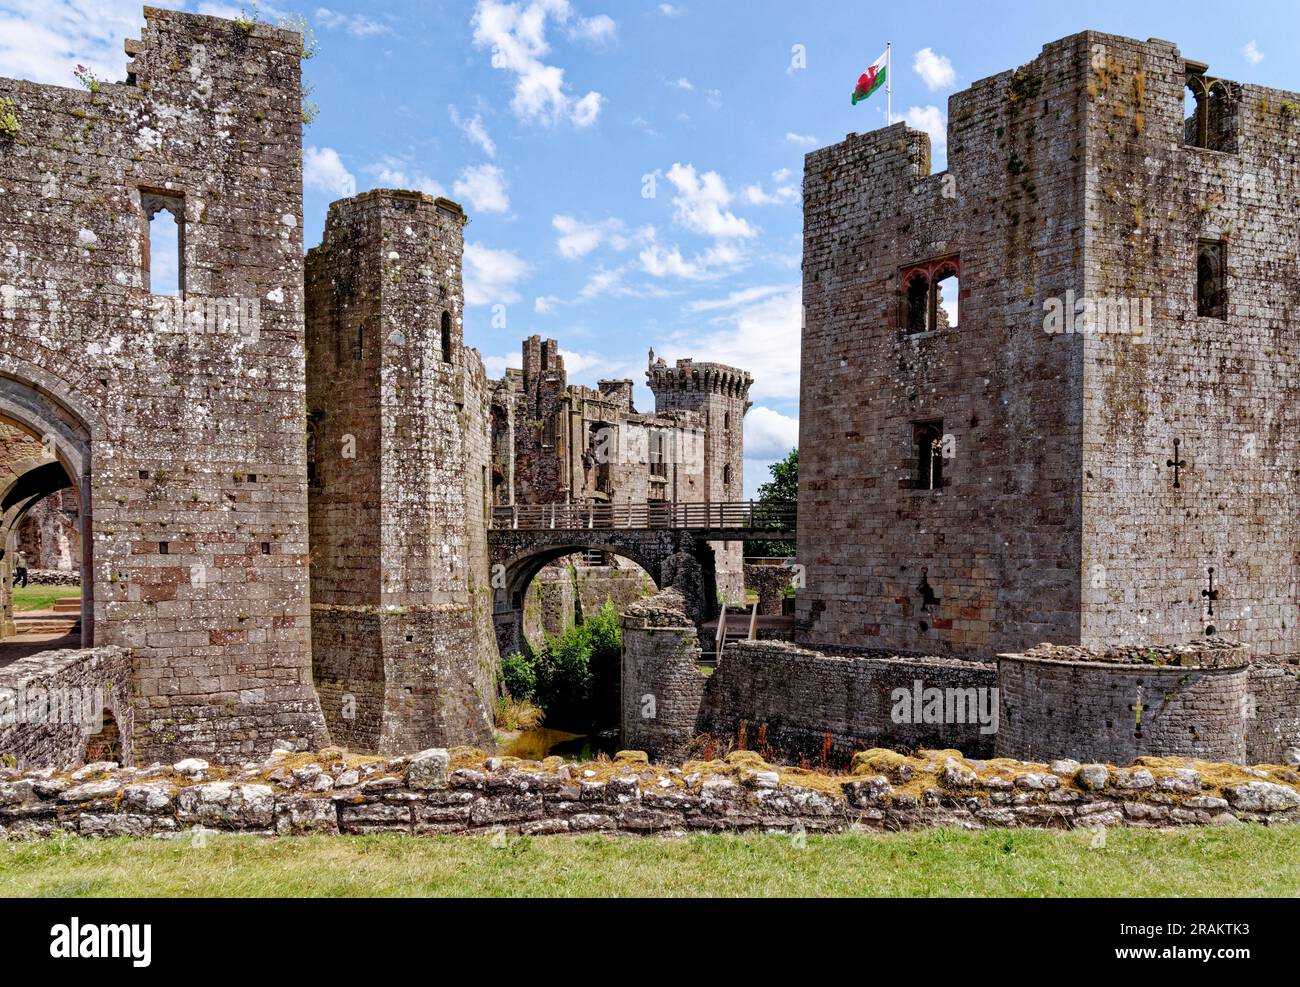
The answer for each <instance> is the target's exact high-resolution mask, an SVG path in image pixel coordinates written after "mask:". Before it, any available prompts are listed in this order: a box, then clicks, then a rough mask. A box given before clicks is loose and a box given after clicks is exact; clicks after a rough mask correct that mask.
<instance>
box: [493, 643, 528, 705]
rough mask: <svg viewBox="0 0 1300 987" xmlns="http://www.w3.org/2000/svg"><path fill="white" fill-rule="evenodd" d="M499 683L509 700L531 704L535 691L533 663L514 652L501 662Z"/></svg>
mask: <svg viewBox="0 0 1300 987" xmlns="http://www.w3.org/2000/svg"><path fill="white" fill-rule="evenodd" d="M501 683H502V685H504V686H505V690H506V693H507V694H508V695H509V696H510V698H511V699H515V700H518V701H520V702H532V701H533V700H534V698H535V694H536V691H537V673H536V672H535V671H534V670H533V663H532V662H531V661H529V660H528V659H527V658H525V657H524V656H523V655H521V654H520V653H519V652H518V651H516V652H515V653H514V654H512V655H507V656H506V657H505V658H503V659H502V660H501Z"/></svg>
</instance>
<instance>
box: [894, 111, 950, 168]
mask: <svg viewBox="0 0 1300 987" xmlns="http://www.w3.org/2000/svg"><path fill="white" fill-rule="evenodd" d="M903 119H904V120H906V121H907V125H908V126H909V127H912V128H913V129H915V130H924V131H925V132H926V133H927V134H929V135H930V149H931V151H933V152H934V154H936V155H943V156H947V153H948V122H947V119H946V118H945V116H944V113H943V111H942V110H941V109H939V107H937V106H909V107H908V108H907V112H906V113H905V114H903Z"/></svg>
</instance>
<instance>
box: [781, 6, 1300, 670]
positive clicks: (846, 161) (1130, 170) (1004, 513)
mask: <svg viewBox="0 0 1300 987" xmlns="http://www.w3.org/2000/svg"><path fill="white" fill-rule="evenodd" d="M1187 89H1190V90H1191V92H1192V93H1193V94H1194V96H1195V97H1196V99H1197V100H1198V108H1197V110H1196V111H1195V112H1194V113H1193V114H1192V115H1191V116H1190V117H1185V113H1184V93H1185V91H1187ZM1298 105H1300V96H1297V95H1296V94H1294V93H1286V92H1281V91H1277V90H1271V89H1266V88H1263V87H1259V86H1250V85H1243V84H1239V83H1236V82H1229V81H1227V80H1222V79H1217V78H1214V77H1213V76H1211V75H1210V74H1209V72H1208V69H1207V66H1205V65H1204V64H1202V63H1197V62H1193V61H1190V60H1187V59H1185V58H1183V57H1182V55H1181V54H1180V53H1179V51H1178V49H1177V48H1176V47H1175V46H1174V45H1173V44H1171V43H1170V42H1166V41H1156V40H1151V41H1146V42H1142V41H1135V40H1132V39H1129V38H1122V37H1116V36H1113V35H1106V34H1099V33H1095V32H1085V33H1082V34H1078V35H1075V36H1072V37H1069V38H1065V39H1063V40H1061V41H1057V42H1054V43H1052V44H1049V45H1047V46H1045V47H1044V48H1043V51H1042V53H1041V54H1040V55H1039V56H1038V57H1037V58H1036V59H1034V60H1033V61H1032V62H1030V63H1029V64H1027V65H1024V66H1022V67H1021V68H1019V69H1017V70H1015V71H1008V72H1003V73H1001V74H1000V75H996V76H992V77H990V78H988V79H984V80H981V81H979V82H977V83H975V84H974V85H973V86H972V87H971V88H970V89H967V90H966V91H964V92H960V93H957V94H955V95H953V96H952V97H951V98H950V102H949V136H948V170H947V172H944V173H941V174H931V173H930V146H929V139H928V138H927V137H926V135H924V134H921V133H918V132H916V131H912V130H909V129H908V128H907V127H906V126H905V125H903V124H896V125H894V126H892V127H888V128H885V129H882V130H878V131H875V132H873V133H869V134H862V135H850V136H849V137H848V138H847V139H846V140H845V141H843V142H842V143H840V144H836V145H834V146H832V147H827V148H823V149H821V150H818V151H814V152H812V153H811V154H809V155H808V156H807V159H806V163H805V178H804V268H803V270H804V283H803V297H804V306H805V311H806V325H805V328H804V332H803V347H802V394H801V402H800V408H801V414H800V443H799V451H800V477H799V480H800V491H799V493H800V497H799V522H800V524H799V535H798V557H799V561H800V562H801V563H802V564H803V565H805V566H806V567H807V589H806V590H805V591H804V592H802V593H800V595H799V605H798V607H799V609H798V623H799V633H800V635H801V637H802V640H803V641H805V642H807V643H809V644H813V645H822V646H833V645H840V646H843V645H857V646H869V647H887V648H891V649H894V648H896V649H908V650H918V651H926V652H930V653H935V652H942V651H950V652H957V653H967V652H968V653H982V654H992V653H995V652H999V651H1008V650H1017V649H1022V648H1024V647H1026V646H1031V645H1033V644H1035V643H1037V642H1040V641H1045V640H1049V641H1053V642H1057V643H1063V644H1071V643H1082V644H1084V645H1087V646H1104V645H1107V644H1112V643H1124V644H1130V643H1131V644H1143V643H1152V644H1172V643H1176V642H1179V641H1183V640H1186V639H1188V638H1191V637H1197V636H1204V635H1206V634H1210V633H1217V634H1224V635H1228V636H1231V637H1235V638H1238V639H1240V640H1242V641H1244V642H1246V643H1249V644H1250V645H1251V646H1252V647H1253V648H1254V649H1255V650H1256V651H1259V652H1263V653H1274V654H1279V653H1289V652H1295V651H1297V650H1300V619H1298V618H1300V597H1298V596H1297V593H1298V592H1300V590H1298V587H1300V525H1297V523H1296V517H1297V516H1298V515H1300V471H1298V470H1297V469H1296V462H1297V459H1298V457H1300V336H1297V319H1298V318H1300V316H1298V315H1297V312H1298V311H1300V308H1298V306H1300V269H1297V267H1296V263H1295V260H1296V255H1295V250H1296V248H1295V244H1296V243H1297V240H1298V239H1300V218H1298V217H1300V210H1297V208H1296V204H1297V195H1298V194H1300V169H1297V166H1296V164H1295V161H1296V159H1297V153H1298V152H1300V127H1297V125H1296V112H1297V111H1296V109H1295V108H1296V107H1297V106H1298ZM949 290H951V294H944V293H945V292H947V291H949ZM941 296H942V303H940V298H941ZM1211 570H1213V572H1211ZM1211 579H1212V580H1213V582H1211Z"/></svg>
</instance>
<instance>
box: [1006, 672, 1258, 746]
mask: <svg viewBox="0 0 1300 987" xmlns="http://www.w3.org/2000/svg"><path fill="white" fill-rule="evenodd" d="M998 686H999V688H1000V689H1001V703H1002V721H1001V725H1000V728H999V730H998V734H997V753H998V756H999V757H1018V758H1024V759H1035V758H1038V759H1041V758H1045V757H1072V758H1077V759H1083V760H1106V761H1117V762H1119V761H1125V762H1126V761H1129V760H1132V759H1133V758H1135V757H1139V756H1141V755H1144V754H1151V755H1161V756H1175V757H1196V758H1202V759H1204V760H1212V761H1231V762H1235V763H1242V762H1245V761H1248V760H1252V759H1253V758H1252V757H1250V755H1249V754H1248V751H1247V746H1246V723H1247V719H1246V717H1247V710H1248V706H1247V701H1248V700H1247V697H1248V694H1249V673H1248V670H1247V667H1246V665H1245V663H1244V657H1243V660H1242V662H1241V664H1239V665H1238V666H1237V667H1235V668H1232V667H1229V668H1201V667H1197V666H1190V667H1182V666H1172V667H1170V666H1156V665H1126V664H1118V663H1113V664H1112V663H1102V662H1096V661H1057V660H1049V659H1040V658H1031V657H1027V656H1025V655H1002V656H1000V657H999V658H998Z"/></svg>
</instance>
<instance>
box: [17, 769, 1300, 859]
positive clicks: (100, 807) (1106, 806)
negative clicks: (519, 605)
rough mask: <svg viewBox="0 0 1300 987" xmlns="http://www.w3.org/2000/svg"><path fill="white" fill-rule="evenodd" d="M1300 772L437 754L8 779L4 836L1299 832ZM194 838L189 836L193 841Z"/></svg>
mask: <svg viewBox="0 0 1300 987" xmlns="http://www.w3.org/2000/svg"><path fill="white" fill-rule="evenodd" d="M1298 786H1300V775H1298V774H1297V773H1296V772H1295V771H1294V770H1292V769H1290V768H1286V767H1282V766H1275V767H1269V768H1264V769H1260V768H1236V767H1231V766H1227V765H1213V764H1206V763H1203V762H1171V761H1168V760H1166V759H1148V760H1145V761H1143V762H1141V763H1139V764H1136V765H1134V766H1132V767H1129V768H1114V767H1110V766H1107V765H1101V764H1088V765H1080V764H1079V763H1078V762H1074V761H1058V762H1054V763H1052V764H1050V765H1047V764H1017V763H1008V762H997V763H985V762H981V761H972V760H968V759H965V758H963V757H961V755H959V754H957V752H955V751H926V752H921V753H920V754H919V755H918V756H917V757H904V756H902V755H899V754H896V753H894V752H892V751H881V750H871V751H866V752H864V753H862V754H859V755H858V756H857V757H856V758H855V763H854V773H853V774H851V775H842V776H838V777H837V776H831V775H824V774H818V773H816V772H812V771H799V770H791V769H783V768H779V767H776V766H773V765H769V764H767V763H765V762H764V761H762V759H760V758H759V757H758V756H757V755H756V754H754V753H753V752H750V751H737V752H735V753H733V754H731V755H728V757H727V758H726V759H725V760H723V761H710V762H698V761H696V762H687V763H686V764H685V765H683V766H682V767H680V768H661V767H656V766H652V765H650V764H649V763H648V761H647V759H646V756H645V755H644V754H641V753H640V752H635V751H625V752H622V753H620V754H619V755H618V756H617V757H616V758H615V759H614V761H613V762H610V761H601V762H592V763H589V764H566V763H563V762H561V761H560V759H559V758H548V759H547V760H545V761H542V762H537V761H521V760H518V759H515V758H500V757H487V756H486V755H484V754H482V753H481V752H478V751H469V750H466V749H463V748H462V749H458V750H456V751H452V752H448V751H445V750H427V751H423V752H421V753H420V754H417V755H415V756H413V757H397V758H391V759H385V758H365V757H357V756H350V755H345V754H343V753H342V752H341V751H340V750H338V749H327V750H322V751H320V752H319V753H315V754H289V753H287V752H278V753H276V754H273V755H272V756H271V757H270V758H269V759H267V760H265V761H261V762H257V763H250V764H247V765H244V766H243V767H242V768H238V769H227V768H221V767H213V766H210V765H209V764H208V763H207V762H205V761H199V760H193V759H191V760H187V761H181V762H179V763H177V764H175V765H172V766H170V767H164V766H153V767H150V768H144V769H131V768H125V769H124V768H118V767H117V766H116V765H112V764H91V765H87V766H86V767H85V768H83V769H81V770H79V771H76V772H73V773H61V772H53V771H42V772H36V773H29V774H23V773H20V772H17V771H14V770H11V769H0V833H4V834H7V835H8V836H10V837H11V838H19V837H26V838H35V837H41V836H50V835H56V834H59V833H65V832H71V833H79V834H81V835H83V836H121V835H128V836H157V835H183V836H190V834H193V833H196V832H199V831H220V832H234V833H245V834H265V835H270V834H275V833H278V834H282V835H296V834H311V833H319V834H331V835H332V834H338V833H349V834H352V833H356V834H361V833H376V832H392V833H412V834H420V835H423V834H442V833H475V832H485V831H486V832H494V831H495V832H507V833H521V834H544V833H590V832H610V833H613V832H621V833H628V834H651V833H656V834H669V835H672V834H686V833H695V832H728V831H730V832H735V831H745V830H756V831H772V830H778V831H795V832H799V831H826V832H840V831H844V830H848V829H856V830H866V831H895V830H900V829H915V828H923V827H934V826H958V827H961V828H964V829H983V828H989V827H1018V826H1033V827H1044V826H1051V827H1061V828H1075V827H1079V828H1087V829H1090V830H1097V829H1099V828H1101V827H1108V826H1145V827H1150V826H1183V825H1198V824H1206V823H1224V822H1228V823H1231V822H1237V821H1249V822H1260V823H1267V824H1274V823H1295V822H1300V790H1298ZM191 838H192V837H191Z"/></svg>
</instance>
